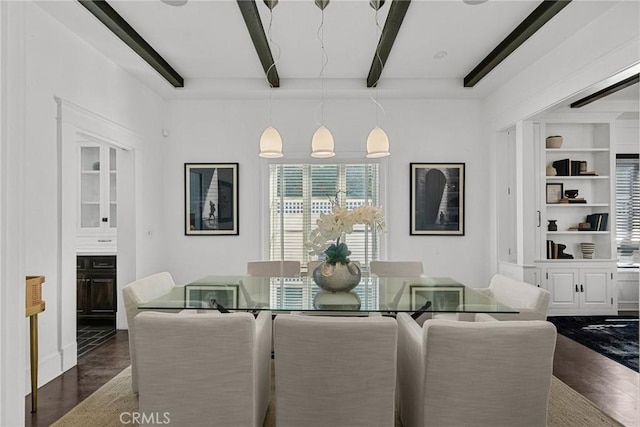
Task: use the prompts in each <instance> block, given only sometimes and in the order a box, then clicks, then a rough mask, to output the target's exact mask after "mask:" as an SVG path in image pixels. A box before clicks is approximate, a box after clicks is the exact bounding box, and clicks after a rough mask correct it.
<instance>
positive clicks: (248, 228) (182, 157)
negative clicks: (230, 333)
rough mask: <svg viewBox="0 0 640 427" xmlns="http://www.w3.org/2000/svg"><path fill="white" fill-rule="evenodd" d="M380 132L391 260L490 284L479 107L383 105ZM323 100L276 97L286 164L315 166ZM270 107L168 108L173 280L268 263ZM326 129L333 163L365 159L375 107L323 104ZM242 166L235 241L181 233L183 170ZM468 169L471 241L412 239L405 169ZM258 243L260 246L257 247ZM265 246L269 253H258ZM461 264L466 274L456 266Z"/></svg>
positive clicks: (203, 104) (199, 104)
mask: <svg viewBox="0 0 640 427" xmlns="http://www.w3.org/2000/svg"><path fill="white" fill-rule="evenodd" d="M381 103H382V104H383V106H384V109H385V111H386V115H385V116H384V118H383V119H381V125H382V126H383V127H384V129H385V130H386V131H387V133H388V135H389V138H390V141H391V152H392V154H391V156H390V157H389V158H388V159H387V160H386V161H385V162H386V165H387V166H386V168H387V177H388V182H387V185H388V188H387V190H388V191H387V194H388V198H387V200H386V201H384V202H383V205H384V210H385V216H386V220H387V225H388V231H387V233H385V234H384V235H383V236H382V237H383V239H386V240H387V241H386V242H383V244H385V243H386V245H387V248H388V253H387V258H389V259H396V260H418V261H422V262H423V264H424V266H425V272H426V273H427V274H429V275H434V276H438V275H442V276H452V277H455V278H456V279H458V280H460V281H462V282H464V283H466V284H469V285H471V286H481V285H485V284H486V283H488V279H489V277H488V274H489V265H488V255H489V254H488V253H487V251H485V250H478V248H483V247H485V245H486V242H487V240H489V239H490V236H489V234H488V227H487V223H488V222H489V221H490V217H489V214H488V211H487V209H486V200H487V197H488V192H489V187H490V186H491V185H492V182H490V181H489V173H488V171H489V169H490V159H489V154H488V152H487V151H486V150H484V148H483V147H482V144H481V141H480V138H481V131H482V129H481V122H480V109H479V103H478V102H476V101H468V100H428V101H420V100H392V99H387V100H381ZM318 104H319V101H318V99H312V100H301V99H288V100H283V99H278V100H277V101H274V103H273V107H272V108H273V125H274V126H275V127H277V128H278V130H279V131H280V133H281V135H282V138H283V141H284V151H285V158H284V160H285V161H290V160H291V159H300V160H301V161H304V162H309V161H311V157H310V156H309V153H310V151H311V148H310V145H311V135H312V134H313V132H314V131H315V129H316V127H317V126H318V125H317V124H316V122H315V117H319V111H318V109H317V107H318ZM267 112H268V104H267V101H266V98H265V100H224V101H169V102H167V108H166V112H165V127H166V128H167V129H168V130H169V132H170V136H169V137H168V138H167V140H166V142H165V148H166V150H165V157H164V162H163V168H164V170H165V171H166V175H165V190H166V193H165V194H166V198H165V204H164V211H165V214H166V223H165V229H166V230H167V235H166V239H167V240H166V241H165V243H164V246H165V248H166V249H167V257H168V258H167V262H168V266H169V269H170V271H171V272H172V273H173V274H174V276H175V279H176V281H177V282H181V283H185V282H188V281H191V280H195V279H197V278H199V277H200V276H203V275H205V274H215V273H220V274H222V273H225V274H242V273H244V272H245V271H246V262H247V261H249V260H256V259H261V257H262V256H263V254H264V256H265V257H266V256H267V254H268V251H267V250H266V249H265V246H266V244H267V242H266V241H265V240H266V239H262V238H261V236H262V235H263V234H262V233H265V232H266V230H263V229H261V225H260V221H259V218H260V216H261V215H267V214H268V213H267V212H266V211H261V208H262V206H263V204H262V203H261V201H260V197H261V182H262V180H265V179H267V175H266V173H267V168H266V167H265V166H264V165H265V164H266V163H265V162H266V161H265V160H261V159H260V158H259V157H258V140H259V138H260V134H261V133H262V131H263V129H264V128H265V127H266V126H267V125H268V113H267ZM324 123H325V125H326V126H327V127H328V128H330V129H331V131H332V133H333V136H334V139H335V143H336V152H337V156H336V157H335V158H334V159H333V160H335V161H336V162H341V161H345V160H346V159H347V158H349V157H352V156H354V155H355V156H357V157H358V158H364V151H365V141H366V137H367V134H368V133H369V131H370V130H371V128H372V127H373V126H374V125H375V108H374V104H373V103H372V102H371V101H370V100H369V99H368V98H366V97H364V96H363V97H362V99H356V100H332V99H328V100H326V102H325V122H324ZM185 162H205V163H216V162H238V163H239V164H240V165H239V172H240V175H239V181H240V235H239V236H185V235H184V229H183V224H184V207H183V203H184V189H183V186H184V177H183V175H184V163H185ZM410 162H425V163H428V162H452V163H454V162H456V163H457V162H464V163H466V173H467V177H466V186H467V191H466V195H465V197H466V199H465V201H466V212H467V213H466V218H465V221H466V223H465V228H466V235H465V236H457V237H454V236H447V237H434V236H410V235H409V163H410ZM260 242H262V243H260ZM261 244H262V245H263V246H261ZM461 259H464V260H465V266H464V268H460V264H459V262H460V260H461Z"/></svg>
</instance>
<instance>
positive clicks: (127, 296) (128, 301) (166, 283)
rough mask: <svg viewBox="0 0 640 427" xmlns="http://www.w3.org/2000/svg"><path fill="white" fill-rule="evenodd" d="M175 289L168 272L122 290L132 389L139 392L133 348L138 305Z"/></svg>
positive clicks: (129, 285)
mask: <svg viewBox="0 0 640 427" xmlns="http://www.w3.org/2000/svg"><path fill="white" fill-rule="evenodd" d="M174 287H175V283H174V281H173V277H172V276H171V274H170V273H168V272H166V271H165V272H162V273H156V274H153V275H151V276H147V277H143V278H141V279H138V280H136V281H135V282H131V283H129V284H128V285H127V286H125V287H124V288H122V298H123V301H124V307H125V310H126V312H127V325H128V327H129V358H130V359H131V388H132V389H133V392H134V393H137V392H138V366H137V365H138V364H137V360H136V351H135V348H134V346H133V341H134V340H135V334H136V331H135V327H134V322H133V319H134V318H135V317H136V316H137V315H138V314H139V313H140V312H141V310H140V309H138V305H140V304H142V303H145V302H148V301H151V300H154V299H156V298H158V297H160V296H162V295H164V294H166V293H168V292H169V291H171V289H173V288H174Z"/></svg>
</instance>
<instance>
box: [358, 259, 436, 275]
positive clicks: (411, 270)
mask: <svg viewBox="0 0 640 427" xmlns="http://www.w3.org/2000/svg"><path fill="white" fill-rule="evenodd" d="M369 272H370V273H371V274H372V275H376V276H378V277H420V276H421V275H422V274H423V273H424V270H423V268H422V262H421V261H371V262H370V263H369Z"/></svg>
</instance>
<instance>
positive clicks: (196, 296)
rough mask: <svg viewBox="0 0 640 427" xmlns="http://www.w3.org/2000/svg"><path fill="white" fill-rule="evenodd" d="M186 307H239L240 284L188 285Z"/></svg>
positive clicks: (185, 296) (185, 297)
mask: <svg viewBox="0 0 640 427" xmlns="http://www.w3.org/2000/svg"><path fill="white" fill-rule="evenodd" d="M184 292H185V295H184V300H185V307H186V308H219V307H220V306H222V308H226V309H234V308H238V285H186V286H185V287H184Z"/></svg>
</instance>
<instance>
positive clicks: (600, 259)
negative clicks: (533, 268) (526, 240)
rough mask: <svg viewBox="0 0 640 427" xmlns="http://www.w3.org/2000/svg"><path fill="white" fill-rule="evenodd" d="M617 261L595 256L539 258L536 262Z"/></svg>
mask: <svg viewBox="0 0 640 427" xmlns="http://www.w3.org/2000/svg"><path fill="white" fill-rule="evenodd" d="M614 261H616V260H615V259H608V258H607V259H604V258H593V259H588V258H571V259H537V260H535V262H549V263H554V264H555V263H558V264H562V263H567V264H570V263H572V262H594V263H595V262H614Z"/></svg>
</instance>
